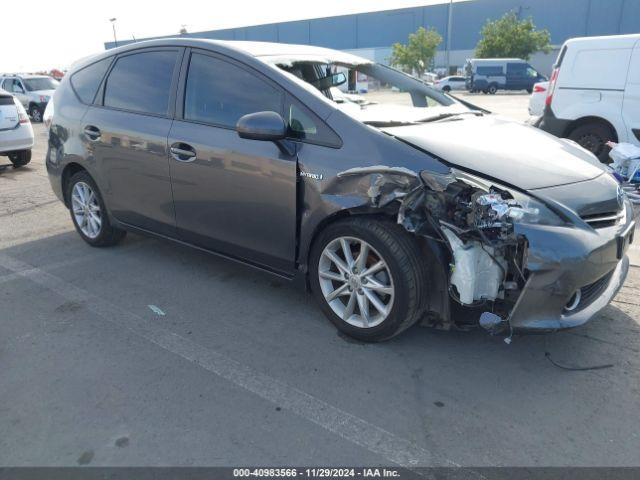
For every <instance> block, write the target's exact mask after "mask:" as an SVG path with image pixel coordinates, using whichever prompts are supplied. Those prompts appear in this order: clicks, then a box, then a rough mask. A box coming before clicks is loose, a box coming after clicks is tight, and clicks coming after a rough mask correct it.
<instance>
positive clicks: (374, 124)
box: [362, 120, 417, 128]
mask: <svg viewBox="0 0 640 480" xmlns="http://www.w3.org/2000/svg"><path fill="white" fill-rule="evenodd" d="M362 123H364V124H365V125H370V126H372V127H376V128H385V127H389V128H390V127H406V126H408V125H417V123H416V122H401V121H394V120H389V121H384V120H370V121H365V122H362Z"/></svg>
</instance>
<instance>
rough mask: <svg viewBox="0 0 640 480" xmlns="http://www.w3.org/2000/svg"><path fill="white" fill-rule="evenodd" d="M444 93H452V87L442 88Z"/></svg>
mask: <svg viewBox="0 0 640 480" xmlns="http://www.w3.org/2000/svg"><path fill="white" fill-rule="evenodd" d="M442 91H443V92H444V93H450V92H451V87H450V86H448V85H447V86H446V87H443V88H442Z"/></svg>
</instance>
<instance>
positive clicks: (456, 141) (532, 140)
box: [381, 115, 603, 190]
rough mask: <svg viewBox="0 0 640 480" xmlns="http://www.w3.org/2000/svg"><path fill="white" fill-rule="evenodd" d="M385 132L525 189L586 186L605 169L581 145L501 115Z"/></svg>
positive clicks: (462, 117) (480, 172)
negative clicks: (584, 184) (576, 184)
mask: <svg viewBox="0 0 640 480" xmlns="http://www.w3.org/2000/svg"><path fill="white" fill-rule="evenodd" d="M381 130H382V131H384V132H386V133H388V134H390V135H393V136H394V137H396V138H398V139H400V140H403V141H404V142H406V143H409V144H411V145H413V146H415V147H418V148H420V149H423V150H426V151H427V152H429V153H431V154H433V155H436V156H438V157H440V158H441V159H442V160H444V161H445V162H446V163H449V164H452V165H455V166H458V167H461V168H463V169H467V170H473V171H475V172H477V173H479V174H481V175H482V174H484V175H486V176H488V177H492V178H495V179H497V180H499V181H502V182H504V183H507V184H510V185H513V186H515V187H518V188H520V189H524V190H534V189H538V188H546V187H553V186H557V185H564V184H569V183H576V182H582V181H586V180H590V179H593V178H595V177H597V176H599V175H601V174H602V171H603V169H602V168H601V167H600V166H599V164H598V163H597V161H596V160H595V157H593V156H592V155H591V154H590V153H589V152H587V151H586V150H584V149H583V148H582V147H580V146H579V145H578V144H576V143H574V142H571V141H567V140H563V139H559V138H556V137H554V136H552V135H549V134H548V133H546V132H543V131H542V130H539V129H537V128H534V127H531V126H528V125H524V124H522V123H519V122H516V121H513V120H509V119H506V118H503V117H499V116H497V115H484V116H476V117H473V116H470V115H465V116H461V117H452V118H451V119H448V120H444V121H438V122H433V123H423V124H420V125H410V126H401V127H390V128H382V129H381Z"/></svg>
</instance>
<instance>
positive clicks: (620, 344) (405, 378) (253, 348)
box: [0, 95, 640, 466]
mask: <svg viewBox="0 0 640 480" xmlns="http://www.w3.org/2000/svg"><path fill="white" fill-rule="evenodd" d="M476 97H477V98H478V99H480V100H481V101H482V102H494V103H499V104H500V105H501V106H500V109H505V110H506V109H510V110H513V111H518V112H521V111H522V108H526V99H527V97H526V96H524V95H504V96H503V95H497V96H495V97H494V98H493V99H490V98H489V97H486V96H476ZM470 101H472V100H470ZM514 102H515V103H514ZM478 103H480V102H478ZM483 106H484V105H483ZM505 114H508V112H505ZM35 130H36V132H37V145H36V148H35V150H34V159H33V161H32V163H31V164H30V165H29V166H28V167H26V168H23V169H12V168H10V167H9V168H3V167H0V432H2V435H0V466H17V465H29V466H33V465H56V466H68V465H92V466H96V465H102V466H112V465H117V466H119V465H129V466H147V465H160V466H162V465H201V466H234V465H236V466H238V465H261V466H264V465H273V466H276V465H354V466H355V465H359V466H365V465H389V466H392V465H429V466H435V465H437V466H449V465H463V466H536V465H544V466H565V465H571V466H637V465H638V462H639V457H638V452H639V451H640V415H638V411H639V410H640V392H639V387H640V381H639V378H640V360H639V358H638V353H639V351H640V326H639V319H640V297H639V295H638V294H639V288H640V270H638V267H637V265H639V263H638V258H639V257H640V251H639V250H638V249H637V248H636V247H635V246H634V247H633V250H632V251H631V254H632V257H633V258H634V264H635V265H636V266H633V267H632V268H631V273H630V276H629V279H628V280H627V283H626V284H625V286H624V287H623V289H622V291H621V292H620V294H619V295H618V297H617V298H616V300H615V301H614V302H613V303H612V304H611V305H610V306H608V307H607V308H606V309H605V310H604V311H603V312H602V313H601V314H600V315H598V316H597V318H595V319H594V320H593V321H592V322H590V323H589V324H587V325H586V326H584V327H581V328H577V329H574V330H571V331H567V332H561V333H556V334H551V335H536V336H524V337H515V338H514V339H513V342H512V343H511V344H510V345H508V344H506V343H505V342H504V341H503V338H502V337H490V336H489V335H487V334H486V333H483V332H482V331H479V330H472V331H469V332H459V331H449V332H445V331H438V330H433V329H430V328H425V327H415V328H412V329H410V330H408V331H406V332H405V333H403V334H402V335H401V336H399V337H397V338H395V339H393V340H392V341H389V342H386V343H381V344H361V343H358V342H355V341H353V340H350V339H348V338H346V337H343V336H341V335H339V334H337V333H336V330H335V328H334V327H333V326H332V325H331V324H330V323H329V322H328V321H327V320H326V319H325V318H324V317H323V315H322V314H321V313H320V312H319V310H318V308H316V306H315V305H314V303H313V299H312V298H311V297H310V296H309V295H307V294H306V293H305V292H303V291H300V290H298V289H297V288H296V287H295V286H293V285H291V284H288V283H287V282H285V281H283V280H280V279H277V278H273V277H271V276H269V275H267V274H265V273H262V272H259V271H256V270H253V269H251V268H248V267H245V266H242V265H238V264H235V263H232V262H229V261H226V260H223V259H220V258H217V257H215V256H212V255H208V254H205V253H202V252H198V251H195V250H190V249H187V248H185V247H182V246H177V245H174V244H170V243H167V242H164V241H160V240H155V239H149V238H144V237H141V236H137V235H131V234H130V235H128V237H127V238H126V240H125V241H124V242H123V243H122V244H121V245H120V246H117V247H114V248H108V249H95V248H91V247H89V246H88V245H86V244H85V243H84V242H83V241H82V240H81V239H80V238H79V237H78V235H77V234H76V233H75V231H74V230H73V227H72V224H71V221H70V219H69V214H68V212H67V211H66V209H65V208H64V207H63V206H62V205H61V204H60V203H59V202H58V201H57V200H56V199H55V197H54V196H53V193H52V192H51V188H50V186H49V183H48V178H47V175H46V171H45V169H44V149H45V143H46V136H45V135H46V134H45V130H44V128H43V127H42V125H35ZM2 162H3V159H2V157H0V163H2ZM637 238H640V237H637ZM552 361H553V362H555V363H556V364H557V365H559V366H557V365H554V363H552ZM607 365H609V367H607V368H601V369H595V370H594V369H592V370H583V371H574V370H567V369H565V368H562V367H597V366H607Z"/></svg>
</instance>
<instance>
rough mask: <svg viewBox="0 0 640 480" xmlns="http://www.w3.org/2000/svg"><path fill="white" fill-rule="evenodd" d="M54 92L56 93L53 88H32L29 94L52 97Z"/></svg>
mask: <svg viewBox="0 0 640 480" xmlns="http://www.w3.org/2000/svg"><path fill="white" fill-rule="evenodd" d="M54 93H56V91H55V90H32V91H31V92H29V94H31V95H42V96H46V97H53V94H54Z"/></svg>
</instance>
